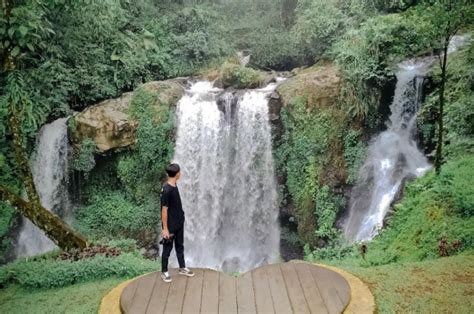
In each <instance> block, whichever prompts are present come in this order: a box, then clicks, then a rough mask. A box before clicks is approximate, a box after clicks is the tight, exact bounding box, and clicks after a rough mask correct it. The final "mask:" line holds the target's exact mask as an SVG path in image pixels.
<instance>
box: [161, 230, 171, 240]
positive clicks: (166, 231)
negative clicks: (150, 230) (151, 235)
mask: <svg viewBox="0 0 474 314" xmlns="http://www.w3.org/2000/svg"><path fill="white" fill-rule="evenodd" d="M161 235H162V236H163V238H165V239H169V237H170V231H169V230H168V229H163V231H161Z"/></svg>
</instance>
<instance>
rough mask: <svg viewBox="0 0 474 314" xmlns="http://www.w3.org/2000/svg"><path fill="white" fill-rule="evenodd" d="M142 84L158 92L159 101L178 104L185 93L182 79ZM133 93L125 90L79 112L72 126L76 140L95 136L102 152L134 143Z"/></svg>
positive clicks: (152, 91) (135, 123) (73, 138)
mask: <svg viewBox="0 0 474 314" xmlns="http://www.w3.org/2000/svg"><path fill="white" fill-rule="evenodd" d="M142 87H143V88H144V89H145V90H147V91H149V92H151V93H156V94H157V95H158V99H157V102H158V103H161V104H166V105H169V106H174V105H175V104H176V103H177V102H178V100H179V99H180V98H181V97H182V96H183V95H184V81H183V80H182V79H174V80H167V81H160V82H149V83H146V84H144V85H143V86H142ZM132 95H133V93H125V94H123V95H122V96H120V97H118V98H115V99H109V100H105V101H103V102H101V103H99V104H97V105H94V106H91V107H89V108H87V109H85V110H84V111H82V112H81V113H79V114H78V115H76V116H75V117H74V122H73V123H72V127H71V131H72V140H73V142H74V143H81V142H82V140H84V139H86V138H92V139H94V141H95V143H96V146H97V151H98V152H99V153H104V152H107V151H110V150H113V149H117V148H122V147H128V146H130V145H133V144H134V143H135V140H136V137H135V132H136V130H137V126H138V123H137V121H134V120H132V119H131V118H130V116H129V114H128V109H129V107H130V104H131V101H132Z"/></svg>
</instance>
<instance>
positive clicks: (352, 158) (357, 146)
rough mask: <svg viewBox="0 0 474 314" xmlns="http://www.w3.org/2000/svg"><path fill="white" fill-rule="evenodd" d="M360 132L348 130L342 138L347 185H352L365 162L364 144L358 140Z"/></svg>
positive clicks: (365, 148)
mask: <svg viewBox="0 0 474 314" xmlns="http://www.w3.org/2000/svg"><path fill="white" fill-rule="evenodd" d="M360 137H361V132H360V131H355V130H349V132H347V134H346V136H345V137H344V159H345V161H346V164H347V172H348V174H347V183H348V184H354V183H355V182H356V180H357V176H358V175H359V169H360V168H361V167H362V164H363V163H364V160H365V155H366V150H367V147H366V144H365V143H364V142H362V141H361V140H360Z"/></svg>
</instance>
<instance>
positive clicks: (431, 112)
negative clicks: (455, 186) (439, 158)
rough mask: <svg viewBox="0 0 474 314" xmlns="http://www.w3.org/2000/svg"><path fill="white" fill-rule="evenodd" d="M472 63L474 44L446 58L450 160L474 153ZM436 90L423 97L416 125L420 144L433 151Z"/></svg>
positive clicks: (436, 72)
mask: <svg viewBox="0 0 474 314" xmlns="http://www.w3.org/2000/svg"><path fill="white" fill-rule="evenodd" d="M472 62H474V45H473V44H472V43H471V44H467V46H466V47H465V48H461V50H460V51H458V52H456V53H453V54H451V55H450V56H449V59H448V68H447V82H446V91H445V98H446V104H445V109H444V123H445V140H446V144H447V145H446V146H445V151H446V158H447V159H448V160H449V159H452V158H456V157H457V156H459V155H462V154H464V153H466V152H469V153H474V127H473V125H474V103H473V102H474V100H473V99H474V93H473V89H472V86H473V84H474V72H473V70H472V67H471V64H472ZM440 72H441V70H440V69H439V67H435V68H434V70H433V73H432V76H433V81H434V83H435V84H436V86H439V80H440ZM438 99H439V90H438V87H437V88H435V89H434V90H433V91H432V92H431V93H430V94H429V95H427V97H426V101H425V104H424V106H423V108H422V110H421V112H420V114H419V117H418V124H419V125H420V129H421V130H422V132H423V142H424V144H425V146H426V147H427V148H432V147H433V146H434V145H433V142H435V140H434V139H435V135H436V132H437V129H436V125H435V122H436V117H437V112H438V110H437V103H438Z"/></svg>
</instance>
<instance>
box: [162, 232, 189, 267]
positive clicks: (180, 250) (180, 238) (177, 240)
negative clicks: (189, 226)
mask: <svg viewBox="0 0 474 314" xmlns="http://www.w3.org/2000/svg"><path fill="white" fill-rule="evenodd" d="M170 233H173V234H174V237H173V240H172V241H171V242H170V243H167V244H163V254H161V271H162V272H166V271H168V259H169V257H170V254H171V250H172V249H173V242H174V248H175V250H176V257H178V263H179V268H185V267H186V264H185V263H184V245H183V243H184V228H181V229H179V230H177V231H173V232H170Z"/></svg>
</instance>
